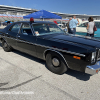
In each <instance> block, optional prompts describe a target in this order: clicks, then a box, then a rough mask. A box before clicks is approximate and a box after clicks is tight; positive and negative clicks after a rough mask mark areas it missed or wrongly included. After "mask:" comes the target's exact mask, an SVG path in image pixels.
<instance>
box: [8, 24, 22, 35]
mask: <svg viewBox="0 0 100 100" xmlns="http://www.w3.org/2000/svg"><path fill="white" fill-rule="evenodd" d="M20 26H21V23H17V24H14V25H13V26H12V28H11V29H10V30H9V31H11V32H15V33H18V32H19V29H20Z"/></svg>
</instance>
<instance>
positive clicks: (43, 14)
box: [23, 10, 62, 19]
mask: <svg viewBox="0 0 100 100" xmlns="http://www.w3.org/2000/svg"><path fill="white" fill-rule="evenodd" d="M31 17H33V18H35V19H44V18H45V19H62V17H60V16H58V15H56V14H53V13H50V12H48V11H46V10H40V11H37V12H34V13H31V14H29V15H26V16H23V18H25V19H27V18H31Z"/></svg>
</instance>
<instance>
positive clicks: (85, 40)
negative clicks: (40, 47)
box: [43, 34, 100, 48]
mask: <svg viewBox="0 0 100 100" xmlns="http://www.w3.org/2000/svg"><path fill="white" fill-rule="evenodd" d="M43 38H44V39H49V40H54V41H65V42H73V43H78V44H81V45H87V46H91V47H97V48H100V41H99V40H97V39H92V38H91V37H82V36H75V35H64V34H58V35H47V36H43Z"/></svg>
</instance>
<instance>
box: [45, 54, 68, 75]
mask: <svg viewBox="0 0 100 100" xmlns="http://www.w3.org/2000/svg"><path fill="white" fill-rule="evenodd" d="M46 64H47V67H48V69H49V70H50V71H51V72H53V73H55V74H63V73H65V72H66V71H67V69H68V67H67V65H66V64H65V62H64V60H63V58H62V57H61V56H60V55H59V54H57V53H55V52H50V53H48V54H47V55H46Z"/></svg>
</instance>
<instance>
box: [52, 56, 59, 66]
mask: <svg viewBox="0 0 100 100" xmlns="http://www.w3.org/2000/svg"><path fill="white" fill-rule="evenodd" d="M52 64H53V65H54V66H59V64H60V62H59V60H58V59H57V58H53V59H52Z"/></svg>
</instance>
